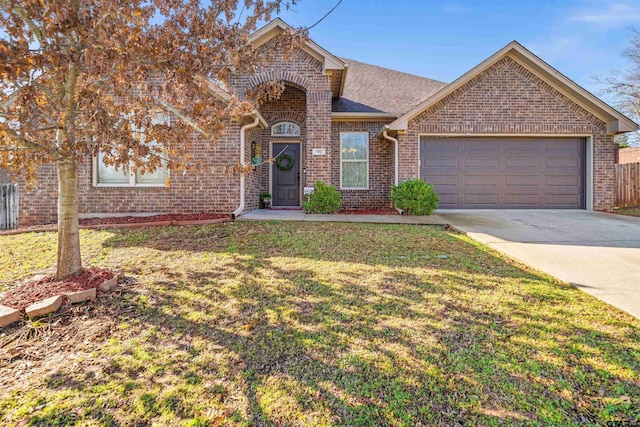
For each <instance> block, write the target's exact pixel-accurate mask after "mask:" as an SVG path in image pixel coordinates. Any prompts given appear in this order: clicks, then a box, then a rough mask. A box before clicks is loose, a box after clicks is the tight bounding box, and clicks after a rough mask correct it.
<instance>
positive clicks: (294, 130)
mask: <svg viewBox="0 0 640 427" xmlns="http://www.w3.org/2000/svg"><path fill="white" fill-rule="evenodd" d="M271 135H272V136H300V126H298V125H297V124H295V123H291V122H281V123H278V124H275V125H273V126H271Z"/></svg>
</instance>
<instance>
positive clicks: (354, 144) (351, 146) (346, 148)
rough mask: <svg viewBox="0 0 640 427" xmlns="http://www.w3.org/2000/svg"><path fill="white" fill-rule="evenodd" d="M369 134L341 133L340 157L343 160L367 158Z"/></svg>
mask: <svg viewBox="0 0 640 427" xmlns="http://www.w3.org/2000/svg"><path fill="white" fill-rule="evenodd" d="M368 142H369V134H366V133H343V134H342V136H341V144H342V146H341V148H342V150H341V151H342V158H343V159H345V160H367V144H368Z"/></svg>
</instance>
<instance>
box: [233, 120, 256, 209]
mask: <svg viewBox="0 0 640 427" xmlns="http://www.w3.org/2000/svg"><path fill="white" fill-rule="evenodd" d="M259 124H260V117H256V119H255V120H254V121H253V123H249V124H248V125H244V126H242V127H241V128H240V164H241V165H242V166H244V165H245V161H244V155H245V149H244V145H245V139H246V138H245V132H246V130H247V129H251V128H254V127H257V126H258V125H259ZM242 212H244V171H242V174H241V175H240V206H238V209H236V210H235V211H233V212H232V213H231V219H236V218H237V217H239V216H240V215H242Z"/></svg>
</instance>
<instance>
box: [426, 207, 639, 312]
mask: <svg viewBox="0 0 640 427" xmlns="http://www.w3.org/2000/svg"><path fill="white" fill-rule="evenodd" d="M436 214H438V215H439V216H440V217H442V218H443V219H445V220H446V221H447V222H448V223H449V224H451V225H452V226H454V227H456V228H458V229H460V230H462V231H464V232H466V233H467V234H468V235H469V236H470V237H471V238H473V239H475V240H478V241H480V242H482V243H485V244H487V245H488V246H490V247H492V248H493V249H496V250H498V251H500V252H503V253H505V254H507V255H510V256H512V257H515V258H517V259H519V260H521V261H523V262H524V263H525V264H528V265H530V266H532V267H534V268H537V269H539V270H542V271H544V272H546V273H549V274H551V275H552V276H555V277H557V278H559V279H561V280H564V281H566V282H569V283H572V284H574V285H575V286H577V287H578V288H580V289H582V290H583V291H585V292H587V293H589V294H592V295H594V296H596V297H598V298H600V299H601V300H603V301H606V302H608V303H609V304H612V305H615V306H616V307H619V308H621V309H623V310H625V311H627V312H628V313H630V314H632V315H634V316H636V317H638V318H640V218H634V217H626V216H622V215H614V214H605V213H600V212H588V211H577V210H544V211H543V210H439V211H437V212H436Z"/></svg>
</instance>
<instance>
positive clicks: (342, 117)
mask: <svg viewBox="0 0 640 427" xmlns="http://www.w3.org/2000/svg"><path fill="white" fill-rule="evenodd" d="M396 118H398V115H397V114H392V113H384V112H380V113H375V112H351V111H334V112H332V113H331V120H332V121H356V120H360V121H369V122H372V121H382V122H384V121H390V120H394V119H396Z"/></svg>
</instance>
